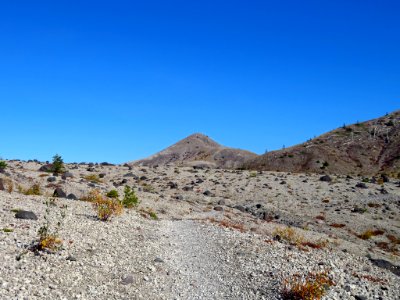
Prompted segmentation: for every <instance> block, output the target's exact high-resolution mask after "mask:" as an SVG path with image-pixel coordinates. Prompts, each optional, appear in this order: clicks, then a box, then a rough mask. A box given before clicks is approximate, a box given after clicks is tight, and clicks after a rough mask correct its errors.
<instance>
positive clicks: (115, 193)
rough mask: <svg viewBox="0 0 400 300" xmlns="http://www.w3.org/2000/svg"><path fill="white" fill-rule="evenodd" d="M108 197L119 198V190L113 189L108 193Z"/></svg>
mask: <svg viewBox="0 0 400 300" xmlns="http://www.w3.org/2000/svg"><path fill="white" fill-rule="evenodd" d="M107 197H108V198H112V199H118V197H119V194H118V191H117V190H111V191H109V192H108V193H107Z"/></svg>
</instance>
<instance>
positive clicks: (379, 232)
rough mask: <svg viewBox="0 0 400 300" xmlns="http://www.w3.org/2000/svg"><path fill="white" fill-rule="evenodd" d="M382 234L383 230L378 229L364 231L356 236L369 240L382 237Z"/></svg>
mask: <svg viewBox="0 0 400 300" xmlns="http://www.w3.org/2000/svg"><path fill="white" fill-rule="evenodd" d="M384 233H385V232H384V231H383V230H380V229H376V230H372V229H368V230H366V231H364V232H363V233H361V234H358V235H357V236H358V237H359V238H360V239H363V240H369V239H370V238H372V237H373V236H377V235H382V234H384Z"/></svg>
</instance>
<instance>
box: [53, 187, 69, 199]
mask: <svg viewBox="0 0 400 300" xmlns="http://www.w3.org/2000/svg"><path fill="white" fill-rule="evenodd" d="M53 197H57V198H67V194H66V193H65V192H64V191H63V190H62V188H56V189H55V190H54V193H53Z"/></svg>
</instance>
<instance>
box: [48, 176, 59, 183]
mask: <svg viewBox="0 0 400 300" xmlns="http://www.w3.org/2000/svg"><path fill="white" fill-rule="evenodd" d="M55 181H57V177H55V176H50V177H47V182H55Z"/></svg>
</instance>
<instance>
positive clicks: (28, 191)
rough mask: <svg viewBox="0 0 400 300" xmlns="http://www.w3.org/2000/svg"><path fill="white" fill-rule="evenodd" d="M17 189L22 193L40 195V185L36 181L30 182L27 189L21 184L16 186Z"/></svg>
mask: <svg viewBox="0 0 400 300" xmlns="http://www.w3.org/2000/svg"><path fill="white" fill-rule="evenodd" d="M18 190H19V191H20V192H21V193H22V194H24V195H27V196H29V195H35V196H40V195H42V189H41V188H40V185H39V184H37V183H34V184H32V186H31V187H30V188H28V189H24V188H22V187H21V186H18Z"/></svg>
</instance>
